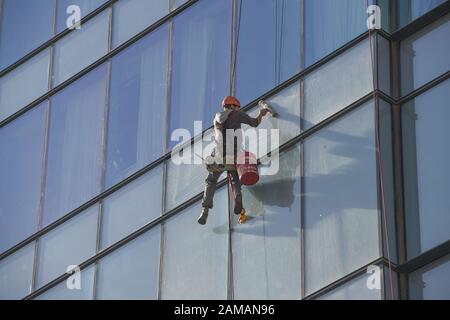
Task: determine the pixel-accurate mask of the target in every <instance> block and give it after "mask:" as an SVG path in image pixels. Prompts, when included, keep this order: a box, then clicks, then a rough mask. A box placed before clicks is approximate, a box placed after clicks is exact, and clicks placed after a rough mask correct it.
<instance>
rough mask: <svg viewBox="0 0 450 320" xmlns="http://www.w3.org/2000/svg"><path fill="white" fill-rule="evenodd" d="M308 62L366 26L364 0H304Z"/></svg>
mask: <svg viewBox="0 0 450 320" xmlns="http://www.w3.org/2000/svg"><path fill="white" fill-rule="evenodd" d="M304 10H305V66H306V67H308V66H310V65H312V64H314V63H315V62H317V61H318V60H320V59H322V58H323V57H325V56H326V55H328V54H330V53H331V52H333V51H334V50H336V49H337V48H339V47H341V46H343V45H344V44H345V43H347V42H349V41H350V40H352V39H353V38H356V37H357V36H358V35H360V34H362V33H363V32H365V31H366V30H367V25H366V22H367V13H366V2H365V1H364V0H339V1H336V0H305V9H304Z"/></svg>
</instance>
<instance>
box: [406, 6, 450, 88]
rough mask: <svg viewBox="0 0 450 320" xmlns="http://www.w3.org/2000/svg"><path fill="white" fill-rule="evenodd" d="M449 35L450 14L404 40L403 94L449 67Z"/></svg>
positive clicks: (449, 68)
mask: <svg viewBox="0 0 450 320" xmlns="http://www.w3.org/2000/svg"><path fill="white" fill-rule="evenodd" d="M449 34H450V14H449V15H447V16H445V17H444V18H442V19H441V20H439V21H437V22H436V23H434V24H432V25H431V26H429V27H427V28H426V29H424V30H422V31H420V32H419V33H417V34H414V35H413V36H412V37H410V38H408V39H406V40H404V41H402V42H401V46H400V50H401V51H400V58H401V79H402V87H401V89H402V95H406V94H408V93H409V92H411V91H412V90H414V89H417V88H419V87H421V86H422V85H424V84H426V83H427V82H429V81H431V80H433V79H434V78H436V77H438V76H440V75H441V74H444V73H445V72H448V71H449V70H450V59H449V58H448V57H449V55H450V41H445V40H444V39H448V35H449ZM431 62H432V63H431Z"/></svg>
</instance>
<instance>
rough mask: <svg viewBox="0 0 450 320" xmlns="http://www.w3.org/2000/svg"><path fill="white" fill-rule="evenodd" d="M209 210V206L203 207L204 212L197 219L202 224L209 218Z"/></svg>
mask: <svg viewBox="0 0 450 320" xmlns="http://www.w3.org/2000/svg"><path fill="white" fill-rule="evenodd" d="M208 211H209V209H208V208H207V207H203V210H202V214H201V215H200V217H198V219H197V222H198V223H200V224H201V225H204V224H205V223H206V220H207V219H208Z"/></svg>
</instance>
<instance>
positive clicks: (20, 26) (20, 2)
mask: <svg viewBox="0 0 450 320" xmlns="http://www.w3.org/2000/svg"><path fill="white" fill-rule="evenodd" d="M53 2H54V1H53V0H39V1H33V0H3V1H2V6H1V7H0V9H1V10H0V14H1V19H0V70H2V69H4V68H6V67H7V66H9V65H10V64H13V63H14V62H16V61H17V60H19V59H20V58H22V57H23V56H24V55H26V54H27V53H29V52H31V51H32V50H33V49H35V48H37V47H39V45H41V44H43V43H44V42H45V41H47V40H48V39H50V38H51V36H52V20H53V19H52V15H53Z"/></svg>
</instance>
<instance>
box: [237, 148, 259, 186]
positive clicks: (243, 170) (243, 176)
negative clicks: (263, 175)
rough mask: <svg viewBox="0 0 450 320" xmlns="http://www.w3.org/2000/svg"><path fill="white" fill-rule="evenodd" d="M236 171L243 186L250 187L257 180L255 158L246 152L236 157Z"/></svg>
mask: <svg viewBox="0 0 450 320" xmlns="http://www.w3.org/2000/svg"><path fill="white" fill-rule="evenodd" d="M236 160H237V161H236V170H237V173H238V175H239V180H240V181H241V183H242V184H243V185H246V186H252V185H254V184H255V183H257V182H258V180H259V174H258V165H257V161H256V156H255V155H254V154H253V153H250V152H248V151H245V152H241V153H239V154H238V155H237V159H236Z"/></svg>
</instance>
